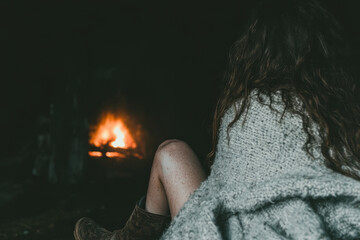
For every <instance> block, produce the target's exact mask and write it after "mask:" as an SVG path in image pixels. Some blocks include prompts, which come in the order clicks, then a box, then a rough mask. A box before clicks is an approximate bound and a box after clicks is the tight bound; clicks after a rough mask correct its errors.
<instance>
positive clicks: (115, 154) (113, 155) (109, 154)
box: [106, 152, 126, 158]
mask: <svg viewBox="0 0 360 240" xmlns="http://www.w3.org/2000/svg"><path fill="white" fill-rule="evenodd" d="M106 156H107V157H109V158H126V155H125V154H123V153H118V152H107V153H106Z"/></svg>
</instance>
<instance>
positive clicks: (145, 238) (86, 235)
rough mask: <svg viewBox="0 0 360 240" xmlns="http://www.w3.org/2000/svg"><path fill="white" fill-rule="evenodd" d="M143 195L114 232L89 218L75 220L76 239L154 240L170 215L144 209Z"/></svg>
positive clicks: (168, 222) (166, 224)
mask: <svg viewBox="0 0 360 240" xmlns="http://www.w3.org/2000/svg"><path fill="white" fill-rule="evenodd" d="M144 206H145V196H144V197H142V198H141V199H140V201H139V202H138V203H137V204H136V205H135V209H134V210H133V212H132V214H131V216H130V218H129V220H128V221H127V222H126V224H125V226H124V227H123V228H122V229H120V230H116V231H114V232H110V231H108V230H106V229H105V228H102V227H100V226H99V225H97V224H96V223H95V222H94V221H93V220H92V219H90V218H81V219H80V220H78V221H77V222H76V225H75V230H74V236H75V239H76V240H136V239H142V240H155V239H158V238H159V237H160V236H161V234H162V233H163V231H164V230H165V229H166V228H167V227H168V226H169V224H170V221H171V218H170V216H163V215H159V214H154V213H150V212H147V211H145V207H144Z"/></svg>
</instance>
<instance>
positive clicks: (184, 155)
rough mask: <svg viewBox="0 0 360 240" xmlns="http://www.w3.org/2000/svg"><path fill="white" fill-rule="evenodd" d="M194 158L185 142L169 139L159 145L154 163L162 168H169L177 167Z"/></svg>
mask: <svg viewBox="0 0 360 240" xmlns="http://www.w3.org/2000/svg"><path fill="white" fill-rule="evenodd" d="M194 156H195V154H194V153H193V151H192V149H191V148H190V146H189V145H188V144H187V143H186V142H184V141H181V140H178V139H170V140H166V141H164V142H163V143H161V144H160V145H159V147H158V149H157V151H156V153H155V158H154V161H156V163H157V164H159V165H160V166H161V167H162V168H163V167H166V168H171V167H176V166H178V165H179V164H181V163H182V162H184V161H186V160H191V158H194ZM195 157H196V156H195Z"/></svg>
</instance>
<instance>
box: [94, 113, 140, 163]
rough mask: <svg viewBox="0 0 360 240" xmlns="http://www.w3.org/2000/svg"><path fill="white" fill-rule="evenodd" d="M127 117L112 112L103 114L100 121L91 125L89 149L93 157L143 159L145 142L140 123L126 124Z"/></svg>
mask: <svg viewBox="0 0 360 240" xmlns="http://www.w3.org/2000/svg"><path fill="white" fill-rule="evenodd" d="M127 120H128V118H127V117H123V116H120V115H117V114H114V113H111V112H105V113H103V114H101V116H100V119H99V121H98V122H97V123H96V124H95V125H93V126H91V127H90V132H89V151H88V155H89V157H91V158H100V159H109V158H111V159H115V160H119V161H120V160H129V159H138V160H140V159H143V158H144V157H145V151H144V149H145V146H144V145H145V143H144V142H141V141H142V139H143V138H142V137H141V136H142V134H143V130H142V129H141V125H139V124H137V125H136V124H131V126H130V124H126V123H127V122H128V121H127Z"/></svg>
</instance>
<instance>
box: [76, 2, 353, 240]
mask: <svg viewBox="0 0 360 240" xmlns="http://www.w3.org/2000/svg"><path fill="white" fill-rule="evenodd" d="M347 61H348V56H347V48H346V44H345V43H344V41H343V38H342V33H341V30H340V28H339V26H338V23H337V22H336V21H335V19H334V18H333V16H332V15H331V14H330V13H329V12H328V11H326V10H325V9H324V8H323V7H322V6H321V4H320V3H319V2H317V1H316V0H276V1H264V2H260V3H259V4H258V5H257V7H256V8H255V10H254V12H253V14H252V17H251V18H250V19H249V23H248V24H247V25H246V27H245V28H244V30H243V34H242V35H241V37H240V39H239V40H238V41H237V42H236V43H235V44H234V45H233V48H232V49H231V54H230V64H229V70H228V72H227V74H226V80H227V83H226V86H225V88H224V91H223V95H222V97H221V98H220V100H219V102H218V105H217V108H216V113H215V119H214V129H213V133H214V145H213V151H212V152H211V154H210V156H209V157H210V159H214V161H211V160H210V161H209V162H210V164H212V162H214V163H213V164H212V165H211V174H210V176H209V177H208V178H207V179H206V180H205V178H206V175H205V173H204V171H203V170H202V168H201V165H200V163H199V160H198V159H197V157H196V156H195V154H194V153H193V151H192V150H191V149H190V148H189V147H188V145H186V143H184V142H181V141H178V140H169V141H166V142H164V143H163V144H161V145H160V146H159V148H158V150H157V152H156V154H155V158H154V162H153V166H152V170H151V177H150V182H149V188H148V191H147V194H146V199H145V198H143V199H141V200H140V201H139V202H138V203H137V205H136V206H135V210H134V212H133V213H132V215H131V217H130V219H129V220H128V222H127V224H126V226H125V227H124V228H123V229H120V230H117V231H114V232H109V231H107V230H105V229H103V228H101V227H99V226H98V225H96V223H95V222H93V221H92V220H91V219H88V218H83V219H80V220H79V221H78V222H77V224H76V227H75V231H74V235H75V238H76V239H77V240H80V239H81V240H82V239H94V240H95V239H102V240H104V239H156V238H158V237H159V236H161V239H332V238H336V239H360V182H359V180H360V106H359V99H358V98H357V96H356V93H357V91H358V85H357V83H356V82H355V80H354V79H353V78H351V77H350V76H349V74H348V70H347V66H348V62H347ZM169 214H170V215H169ZM170 219H172V221H171V220H170ZM170 221H171V224H170V226H168V224H169V222H170ZM163 232H164V233H163Z"/></svg>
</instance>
